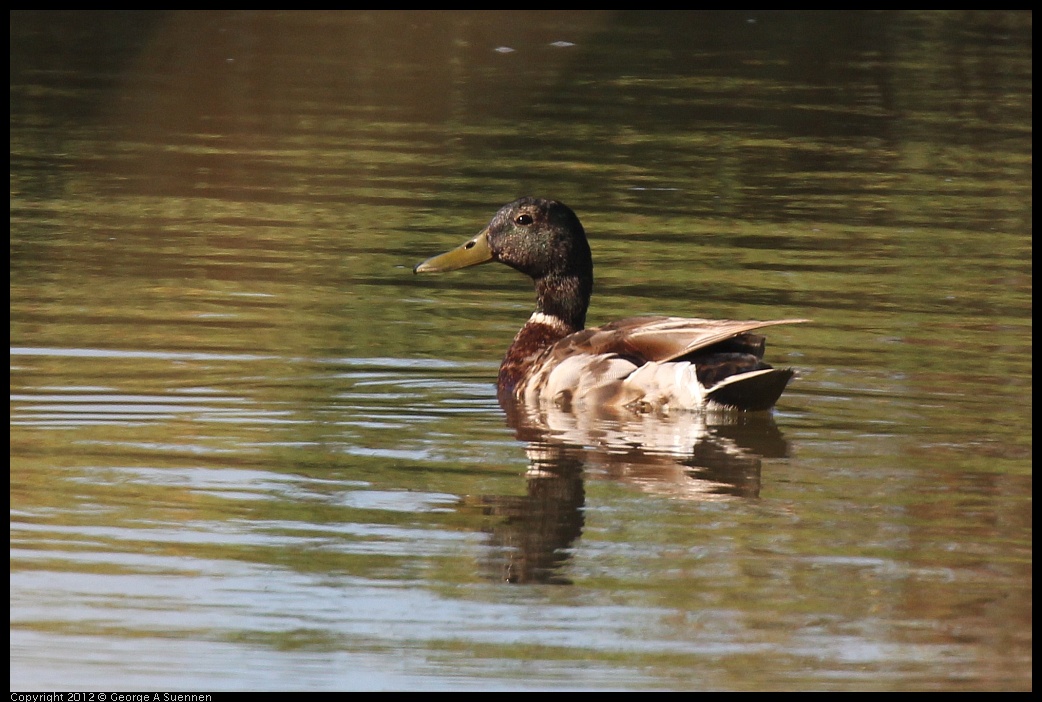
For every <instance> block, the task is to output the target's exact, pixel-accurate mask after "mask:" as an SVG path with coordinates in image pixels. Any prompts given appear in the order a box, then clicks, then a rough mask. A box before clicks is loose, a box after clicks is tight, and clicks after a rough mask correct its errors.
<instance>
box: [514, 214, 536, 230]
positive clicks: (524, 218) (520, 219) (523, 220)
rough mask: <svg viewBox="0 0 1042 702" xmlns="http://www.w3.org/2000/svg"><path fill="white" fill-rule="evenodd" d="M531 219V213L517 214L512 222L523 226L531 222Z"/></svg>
mask: <svg viewBox="0 0 1042 702" xmlns="http://www.w3.org/2000/svg"><path fill="white" fill-rule="evenodd" d="M532 221H533V220H532V215H529V214H519V215H518V216H517V217H514V222H515V223H516V224H520V225H522V226H525V227H527V226H528V225H529V224H531V223H532Z"/></svg>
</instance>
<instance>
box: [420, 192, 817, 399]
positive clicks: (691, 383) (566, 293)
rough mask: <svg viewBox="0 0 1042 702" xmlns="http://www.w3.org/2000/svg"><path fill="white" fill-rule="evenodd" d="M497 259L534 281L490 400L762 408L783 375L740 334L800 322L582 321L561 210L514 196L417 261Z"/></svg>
mask: <svg viewBox="0 0 1042 702" xmlns="http://www.w3.org/2000/svg"><path fill="white" fill-rule="evenodd" d="M489 261H499V262H501V263H505V264H506V265H508V266H511V267H512V268H515V269H517V270H519V271H521V272H522V273H525V274H526V275H528V276H529V277H531V278H532V279H533V281H534V282H535V289H536V310H535V312H533V314H532V316H531V317H529V319H528V321H527V322H526V323H525V325H524V326H523V327H522V328H521V330H520V331H519V332H518V333H517V336H515V337H514V341H513V343H512V344H511V345H510V348H509V350H508V351H507V353H506V356H505V357H504V359H503V363H502V365H501V366H500V369H499V379H498V383H497V385H498V393H499V399H500V402H501V403H508V402H524V403H526V404H529V405H536V404H541V403H549V404H552V405H553V406H556V407H560V408H565V409H572V410H577V411H578V410H583V409H592V408H597V409H603V408H626V409H629V410H632V411H637V412H650V411H657V412H668V411H670V410H674V409H684V410H700V409H718V408H719V409H737V410H746V411H759V410H767V409H770V408H771V407H772V406H773V405H774V404H775V402H776V401H777V400H778V398H779V397H780V396H781V394H782V392H783V391H784V390H785V386H786V385H787V384H788V382H789V380H790V379H791V378H792V376H793V371H792V370H791V369H775V368H772V367H771V366H770V365H768V364H767V363H765V362H764V361H763V354H764V348H765V339H764V337H762V336H760V335H758V334H752V333H751V332H752V331H754V330H757V329H760V328H763V327H768V326H773V325H777V324H794V323H799V322H804V321H807V320H803V319H782V320H774V321H732V320H708V319H694V318H685V317H663V316H647V317H630V318H627V319H621V320H618V321H615V322H611V323H609V324H606V325H604V326H600V327H594V328H590V329H587V328H585V322H586V311H587V308H588V307H589V301H590V296H591V293H592V290H593V260H592V256H591V254H590V247H589V244H588V242H587V239H586V233H585V231H584V230H583V227H582V224H581V223H580V222H579V219H578V217H576V216H575V213H574V212H572V210H571V209H570V208H568V207H567V206H566V205H564V204H562V203H560V202H557V201H554V200H544V199H538V198H528V197H526V198H521V199H519V200H516V201H514V202H512V203H510V204H508V205H506V206H504V207H503V208H502V209H500V210H499V212H497V213H496V215H495V216H494V217H493V218H492V221H491V222H490V223H489V225H488V226H487V227H486V228H485V229H483V230H482V231H481V232H480V233H479V234H478V235H477V236H476V237H474V238H473V239H471V240H469V241H467V242H465V243H464V244H463V245H462V246H460V247H458V248H456V249H453V250H452V251H449V252H447V253H444V254H441V255H440V256H435V257H433V258H430V259H428V260H426V261H424V262H423V263H421V264H419V265H418V266H416V268H415V269H414V271H415V272H416V273H426V272H441V271H449V270H455V269H458V268H466V267H469V266H474V265H478V264H480V263H486V262H489Z"/></svg>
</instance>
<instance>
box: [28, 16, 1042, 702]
mask: <svg viewBox="0 0 1042 702" xmlns="http://www.w3.org/2000/svg"><path fill="white" fill-rule="evenodd" d="M1031 58H1032V52H1031V14H1030V13H1029V12H1027V13H1016V12H999V11H996V12H943V13H942V12H936V13H918V12H896V13H895V12H887V13H876V12H842V13H802V12H801V13H745V12H707V13H703V12H681V13H672V14H660V13H641V12H596V13H583V12H577V13H567V12H562V13H558V12H546V11H533V12H503V13H500V12H491V13H466V12H453V13H442V12H421V13H394V12H383V13H381V12H375V13H369V12H339V13H338V12H328V13H326V12H322V13H312V12H288V13H281V12H280V13H275V12H271V13H269V12H249V13H245V12H169V13H152V12H149V13H108V14H94V13H88V14H82V13H76V12H72V13H36V12H28V13H22V12H15V13H12V15H11V202H10V204H11V208H10V209H11V237H10V238H11V241H10V254H11V256H10V257H11V266H10V268H11V270H10V273H11V275H10V279H11V280H10V293H11V305H10V312H11V322H10V336H11V351H12V352H11V437H10V438H11V479H10V493H11V530H10V531H11V537H10V538H11V598H10V599H11V671H12V672H11V687H12V689H84V688H98V689H102V688H108V689H128V688H136V689H160V688H176V689H184V690H188V689H196V690H203V689H290V688H292V689H328V690H343V689H424V690H427V689H437V688H453V689H481V690H488V689H548V688H553V689H580V688H581V689H728V690H739V689H741V690H745V689H748V690H763V689H835V690H840V689H842V690H849V689H873V690H883V689H887V690H889V689H901V688H915V689H938V690H940V689H943V690H957V689H966V690H969V689H972V690H983V689H1030V688H1031V670H1032V665H1031V663H1032V628H1031V621H1032V615H1031V612H1032V587H1031V583H1032V577H1031V573H1032V518H1031V515H1032V499H1031V495H1032V480H1031V454H1032V451H1031V449H1032V441H1031V437H1032V431H1031V411H1030V410H1031V407H1030V399H1029V398H1030V396H1031V384H1032V373H1031V358H1032V353H1031V337H1032V334H1031V327H1032V320H1031V310H1032V304H1031V258H1032V257H1031V222H1032V197H1031V187H1032V170H1031V164H1032V140H1031V132H1032V82H1031V77H1032V63H1031ZM525 194H531V195H541V196H549V197H554V198H558V199H561V200H563V201H565V202H568V203H569V204H570V205H571V206H573V207H574V208H575V209H576V211H577V212H578V213H579V215H580V217H582V220H583V223H584V225H585V226H586V228H587V232H588V234H589V237H590V243H591V247H592V248H593V251H594V258H595V262H596V266H597V270H596V277H597V280H596V285H595V291H594V298H593V304H592V307H591V310H590V317H591V318H590V320H589V321H590V324H591V325H596V324H600V323H602V322H603V321H605V320H607V319H614V318H619V317H625V316H631V315H634V314H666V315H677V316H688V317H711V318H730V319H762V318H783V317H808V318H813V319H814V320H815V323H814V324H813V325H800V326H797V327H792V328H787V327H786V328H781V327H779V328H778V331H777V332H773V333H772V334H771V342H772V349H771V352H770V353H771V359H772V362H774V361H776V362H777V364H778V365H779V366H783V367H788V366H792V367H794V368H796V369H797V370H798V372H799V377H798V378H797V380H796V381H795V382H794V383H793V384H792V385H791V386H790V388H789V389H788V390H787V391H786V394H785V395H784V396H783V398H782V402H781V403H780V404H779V406H778V409H777V411H776V413H775V414H774V415H773V417H756V418H753V417H749V418H743V419H741V420H737V419H736V420H734V421H732V420H730V419H725V418H720V417H713V416H707V417H699V416H698V415H684V416H680V415H678V416H671V417H625V416H624V417H604V416H589V415H584V416H570V415H567V414H563V413H556V412H547V413H546V414H542V415H529V414H525V413H511V414H510V415H509V416H508V417H504V413H503V411H502V410H501V409H500V408H499V406H498V405H497V402H496V397H495V386H494V383H495V375H496V368H497V367H498V364H499V361H500V358H501V356H502V353H503V350H504V349H505V348H506V346H507V345H508V344H509V342H510V339H511V338H512V337H513V335H514V333H515V332H516V330H517V329H518V327H520V325H521V324H522V323H523V321H524V319H525V318H526V317H527V315H528V311H529V303H530V299H531V289H530V287H529V284H528V281H525V280H522V279H521V278H520V276H512V275H509V274H506V275H476V276H472V277H469V278H468V279H466V280H461V279H458V278H454V279H451V280H448V279H442V280H438V281H433V280H423V281H419V280H417V279H416V277H415V276H413V275H412V274H411V272H410V266H411V265H412V264H413V263H415V261H417V260H420V259H421V258H422V257H423V255H424V254H426V253H429V252H432V251H439V250H444V249H445V248H448V247H449V246H450V245H452V244H454V243H457V242H458V241H459V240H461V239H462V238H465V237H466V236H468V235H471V234H473V233H474V232H475V231H477V229H478V228H479V227H480V226H481V225H483V224H484V223H485V221H487V217H488V213H489V211H490V209H492V208H495V207H496V206H498V204H500V203H502V202H507V201H510V200H512V199H514V198H516V197H518V196H520V195H525ZM508 273H509V272H508ZM795 350H798V351H795ZM506 583H510V584H509V585H508V584H506ZM565 583H567V585H565ZM750 661H754V663H755V664H754V665H750Z"/></svg>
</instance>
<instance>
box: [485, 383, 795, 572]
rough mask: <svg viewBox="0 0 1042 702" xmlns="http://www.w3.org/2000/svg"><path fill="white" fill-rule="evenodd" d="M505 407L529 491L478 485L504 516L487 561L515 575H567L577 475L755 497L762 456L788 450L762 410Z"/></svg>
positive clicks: (578, 500) (673, 491) (697, 493)
mask: <svg viewBox="0 0 1042 702" xmlns="http://www.w3.org/2000/svg"><path fill="white" fill-rule="evenodd" d="M504 409H506V411H507V417H508V422H509V423H510V426H512V427H513V428H514V429H515V430H516V432H517V438H518V439H520V440H521V441H524V442H525V443H526V445H527V448H526V450H525V454H526V456H527V457H528V460H529V466H528V470H527V472H526V476H525V477H526V481H527V487H528V492H527V494H526V495H524V496H521V497H518V496H502V497H498V496H492V495H483V496H482V497H481V501H480V502H481V505H482V506H483V507H484V508H485V509H486V510H488V513H489V514H492V515H495V516H497V517H500V518H502V521H501V522H499V523H497V525H496V527H495V528H494V529H493V531H492V545H493V547H494V548H493V549H492V551H491V552H490V554H489V559H488V560H487V561H486V563H485V568H487V569H488V571H489V574H490V577H493V578H501V579H503V580H505V581H507V582H513V583H532V582H541V583H558V584H560V583H565V584H570V582H571V581H570V580H568V579H567V578H566V577H564V576H562V575H561V572H562V570H563V566H564V565H565V564H566V563H567V560H568V558H567V554H568V553H570V552H571V551H572V549H573V548H574V547H576V540H577V539H579V538H580V536H581V535H582V527H583V508H584V506H585V491H584V487H583V483H584V480H587V479H590V478H596V479H609V480H614V481H619V482H621V483H624V484H628V485H634V486H636V487H638V488H639V489H641V490H644V491H647V492H649V493H652V494H656V495H664V496H667V497H671V498H676V499H685V500H722V499H728V498H735V497H744V498H755V497H757V496H758V495H759V490H760V470H761V465H762V461H761V459H763V458H784V457H786V455H787V448H788V447H787V444H786V442H785V440H784V438H782V435H781V432H780V431H779V430H778V427H777V426H776V424H775V422H774V420H773V418H772V416H771V415H770V414H767V413H749V414H742V413H734V412H721V413H710V414H708V415H707V414H706V413H703V412H679V413H673V414H669V415H665V414H658V415H655V414H641V413H633V412H629V411H626V410H618V411H612V412H609V411H606V410H602V411H600V412H596V411H590V412H584V413H581V414H578V415H577V414H574V413H572V412H569V411H565V410H561V409H558V408H556V407H545V406H539V407H530V406H527V405H511V404H509V403H508V405H507V406H506V407H505V408H504Z"/></svg>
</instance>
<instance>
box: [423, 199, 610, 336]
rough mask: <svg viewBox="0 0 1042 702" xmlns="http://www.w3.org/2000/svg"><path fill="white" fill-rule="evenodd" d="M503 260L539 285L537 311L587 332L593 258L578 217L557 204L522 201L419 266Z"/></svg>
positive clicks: (447, 267)
mask: <svg viewBox="0 0 1042 702" xmlns="http://www.w3.org/2000/svg"><path fill="white" fill-rule="evenodd" d="M488 261H499V262H500V263H505V264H506V265H508V266H510V267H511V268H515V269H517V270H519V271H521V272H522V273H524V274H525V275H527V276H529V277H530V278H532V279H533V280H534V281H535V286H536V295H537V298H538V305H537V308H536V309H537V310H538V311H539V312H543V313H545V314H550V315H554V316H556V317H558V318H559V319H561V320H563V321H564V322H566V323H568V324H569V325H571V326H573V327H575V328H576V329H582V328H583V324H584V323H585V319H586V308H587V306H588V305H589V302H590V293H591V292H592V290H593V259H592V257H591V255H590V245H589V243H587V241H586V232H585V231H584V230H583V226H582V224H581V223H580V222H579V218H578V217H576V216H575V213H574V212H572V210H571V208H569V207H568V206H567V205H564V204H562V203H560V202H557V201H556V200H544V199H541V198H534V197H523V198H521V199H520V200H515V201H514V202H511V203H510V204H509V205H506V206H505V207H503V208H502V209H500V210H499V212H497V213H496V216H495V217H493V218H492V221H491V222H489V223H488V226H487V227H485V228H484V229H483V230H482V231H481V232H479V233H478V235H477V236H476V237H474V238H473V239H471V240H470V241H467V242H466V243H464V244H463V245H462V246H460V247H458V248H455V249H453V250H452V251H449V252H447V253H443V254H441V255H440V256H435V257H433V258H430V259H427V260H426V261H424V262H423V263H421V264H419V265H418V266H416V268H415V269H413V270H414V272H415V273H436V272H441V271H452V270H456V269H459V268H467V267H469V266H476V265H478V264H480V263H486V262H488Z"/></svg>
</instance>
